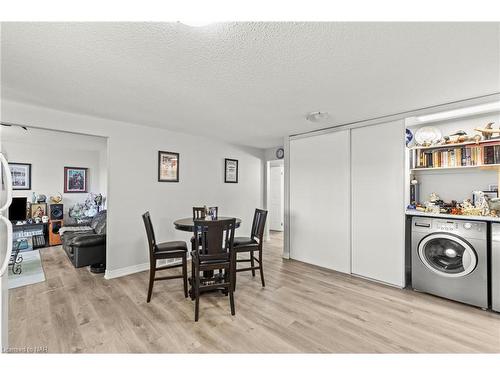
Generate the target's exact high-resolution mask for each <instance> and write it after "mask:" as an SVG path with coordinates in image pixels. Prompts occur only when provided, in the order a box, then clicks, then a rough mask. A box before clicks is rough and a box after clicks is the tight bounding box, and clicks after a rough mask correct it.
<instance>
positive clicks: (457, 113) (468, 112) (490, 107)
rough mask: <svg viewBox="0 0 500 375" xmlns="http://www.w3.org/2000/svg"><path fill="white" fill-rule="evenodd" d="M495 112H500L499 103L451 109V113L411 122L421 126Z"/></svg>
mask: <svg viewBox="0 0 500 375" xmlns="http://www.w3.org/2000/svg"><path fill="white" fill-rule="evenodd" d="M496 111H500V102H493V103H486V104H479V105H475V106H472V107H465V108H458V109H453V110H451V111H445V112H438V113H431V114H429V115H422V116H416V117H414V118H413V121H412V122H414V123H419V124H421V123H425V122H434V121H443V120H449V119H453V118H458V117H467V116H472V115H478V114H481V113H489V112H496Z"/></svg>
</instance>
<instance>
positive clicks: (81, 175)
mask: <svg viewBox="0 0 500 375" xmlns="http://www.w3.org/2000/svg"><path fill="white" fill-rule="evenodd" d="M87 172H88V168H79V167H64V192H65V193H87V192H88V191H87V181H88V180H87V177H88V176H87Z"/></svg>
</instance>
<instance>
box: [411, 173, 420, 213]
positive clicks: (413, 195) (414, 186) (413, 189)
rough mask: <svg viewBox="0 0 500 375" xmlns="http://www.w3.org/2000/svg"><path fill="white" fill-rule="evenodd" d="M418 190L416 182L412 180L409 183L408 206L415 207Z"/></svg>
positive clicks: (418, 198) (418, 199) (417, 200)
mask: <svg viewBox="0 0 500 375" xmlns="http://www.w3.org/2000/svg"><path fill="white" fill-rule="evenodd" d="M419 195H420V189H419V186H418V181H417V180H416V179H415V178H412V180H411V181H410V204H411V205H413V206H415V205H416V204H417V203H418V202H419V201H420V197H419Z"/></svg>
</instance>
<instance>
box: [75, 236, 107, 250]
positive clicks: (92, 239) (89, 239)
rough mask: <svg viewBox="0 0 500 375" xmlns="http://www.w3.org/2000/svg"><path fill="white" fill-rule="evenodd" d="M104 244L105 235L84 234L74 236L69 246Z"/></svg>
mask: <svg viewBox="0 0 500 375" xmlns="http://www.w3.org/2000/svg"><path fill="white" fill-rule="evenodd" d="M105 244H106V236H103V235H102V234H84V235H81V236H76V237H75V238H73V240H72V241H71V246H77V247H90V246H99V245H105Z"/></svg>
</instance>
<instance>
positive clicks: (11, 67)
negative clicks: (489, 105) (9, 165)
mask: <svg viewBox="0 0 500 375" xmlns="http://www.w3.org/2000/svg"><path fill="white" fill-rule="evenodd" d="M499 25H500V24H499V23H482V24H479V23H434V24H432V23H225V24H214V25H210V26H207V27H202V28H190V27H188V26H185V25H182V24H175V23H4V24H2V34H1V35H2V51H1V52H2V95H3V96H4V97H5V98H8V99H12V100H20V101H27V102H32V103H35V104H40V105H44V106H49V107H53V108H56V109H61V110H67V111H73V112H80V113H85V114H90V115H95V116H100V117H105V118H111V119H117V120H122V121H127V122H133V123H137V124H142V125H148V126H154V127H162V128H168V129H173V130H179V131H184V132H189V133H198V134H203V135H208V136H213V137H217V138H222V139H224V140H227V141H230V142H234V143H239V144H246V145H250V146H257V147H270V146H275V145H278V144H280V143H281V137H283V136H285V135H287V134H293V133H299V132H304V131H309V130H312V129H315V128H323V127H326V126H329V125H336V124H341V123H347V122H351V121H357V120H363V119H367V118H372V117H377V116H381V115H389V114H393V113H397V112H402V111H406V110H412V109H417V108H420V107H426V106H430V105H437V104H441V103H446V102H450V101H455V100H460V99H465V98H469V97H474V96H480V95H485V94H491V93H494V92H499V91H500V82H499V81H500V71H499V69H500V68H499V67H500V26H499ZM315 110H321V111H328V112H330V113H331V115H332V118H331V119H330V120H329V121H328V122H327V123H320V124H312V123H308V122H306V121H305V119H304V116H305V114H306V113H307V112H309V111H315ZM68 127H69V128H70V127H71V124H68ZM68 130H70V129H68Z"/></svg>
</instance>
